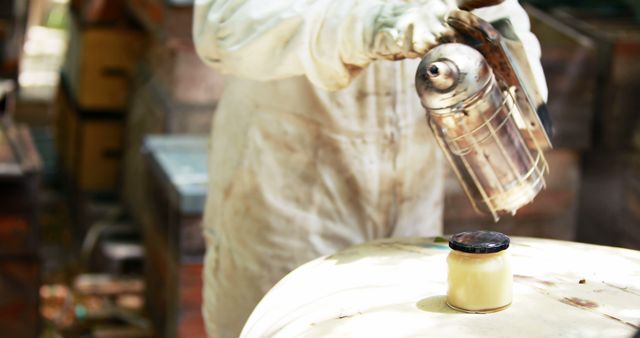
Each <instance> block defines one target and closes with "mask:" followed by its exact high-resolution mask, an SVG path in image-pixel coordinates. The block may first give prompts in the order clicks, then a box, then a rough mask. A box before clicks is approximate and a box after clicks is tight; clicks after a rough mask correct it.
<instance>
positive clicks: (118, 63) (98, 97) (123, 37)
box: [63, 16, 145, 112]
mask: <svg viewBox="0 0 640 338" xmlns="http://www.w3.org/2000/svg"><path fill="white" fill-rule="evenodd" d="M71 17H72V20H70V28H69V32H70V33H69V34H70V37H69V47H68V51H67V57H66V59H65V63H64V66H63V73H64V74H65V76H66V78H67V79H68V82H69V87H70V89H71V94H72V95H71V96H72V97H73V98H74V100H75V101H76V102H77V104H78V106H79V107H80V109H83V110H102V111H112V112H122V111H123V110H122V109H123V108H125V107H126V106H127V103H128V100H129V94H130V92H131V78H132V74H133V71H134V69H135V65H136V62H137V61H138V59H139V58H140V56H141V55H142V52H143V51H144V50H145V36H144V34H143V33H142V32H140V31H138V30H135V29H132V28H130V27H127V26H96V25H83V24H81V23H79V22H78V21H79V20H78V18H76V17H75V16H71Z"/></svg>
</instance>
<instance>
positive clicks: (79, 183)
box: [56, 86, 124, 192]
mask: <svg viewBox="0 0 640 338" xmlns="http://www.w3.org/2000/svg"><path fill="white" fill-rule="evenodd" d="M123 137H124V121H123V118H122V115H121V114H115V113H111V112H96V111H91V112H87V111H83V110H79V109H78V107H77V106H76V105H75V104H74V102H73V101H72V98H71V97H70V96H69V94H68V91H67V90H66V89H65V87H64V86H61V87H60V88H59V90H58V96H57V101H56V143H57V146H58V152H59V154H60V156H59V158H60V161H61V168H62V169H63V170H62V171H63V173H64V174H65V176H66V177H67V178H68V179H69V181H70V182H71V185H72V186H73V187H74V188H77V189H79V190H81V191H94V192H104V191H112V190H114V189H116V187H117V186H118V183H119V181H120V164H121V158H122V148H123Z"/></svg>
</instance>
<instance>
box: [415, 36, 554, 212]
mask: <svg viewBox="0 0 640 338" xmlns="http://www.w3.org/2000/svg"><path fill="white" fill-rule="evenodd" d="M442 65H447V67H454V68H455V74H457V76H458V77H457V79H456V83H455V85H453V86H450V87H447V88H446V89H445V90H442V89H441V88H442V85H441V84H442V83H443V81H442V79H441V78H440V77H443V76H444V77H446V78H447V80H446V81H444V83H447V82H448V78H449V77H450V74H451V73H450V72H442V71H437V72H436V71H435V69H434V67H436V68H442ZM416 88H417V90H418V95H419V96H420V99H421V101H422V105H423V106H424V107H425V108H426V109H427V115H428V120H429V124H430V126H431V128H432V130H433V131H434V134H435V135H436V138H437V139H438V142H439V143H440V146H441V147H442V149H443V150H444V152H445V154H446V156H447V158H448V160H449V162H450V163H451V165H452V167H453V169H454V171H455V173H456V175H457V177H458V180H459V181H460V183H461V185H462V187H463V189H464V190H465V192H466V194H467V196H468V197H469V199H470V201H471V202H472V204H473V205H474V207H475V208H476V210H478V211H480V212H487V213H490V214H491V215H493V217H494V219H495V220H496V221H497V220H498V219H499V215H500V214H502V213H511V214H514V213H515V212H516V211H517V210H518V209H519V208H520V207H522V206H523V205H525V204H527V203H529V202H531V201H532V200H533V198H534V197H535V196H536V195H537V194H538V192H539V191H540V190H541V189H542V188H543V187H544V185H545V182H544V174H545V172H547V171H548V166H547V163H546V160H545V158H544V155H543V152H542V149H541V148H540V147H535V146H533V147H532V146H531V145H530V144H529V143H528V142H527V138H529V139H530V138H532V136H531V130H530V129H529V128H528V124H526V123H524V122H523V119H522V114H521V111H520V109H519V107H518V105H517V104H516V101H515V99H514V91H515V88H511V89H510V88H501V87H500V84H499V82H498V81H497V80H496V78H495V76H494V74H493V72H492V70H491V68H490V67H489V65H488V64H487V62H486V61H485V59H484V57H483V56H482V55H481V54H480V53H479V52H477V51H476V50H475V49H473V48H471V47H469V46H466V45H462V44H444V45H440V46H438V47H436V48H434V49H433V50H432V51H431V52H429V53H427V55H426V56H425V57H424V59H423V60H422V62H421V63H420V66H419V67H418V72H417V74H416ZM534 145H535V144H534Z"/></svg>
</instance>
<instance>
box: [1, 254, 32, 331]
mask: <svg viewBox="0 0 640 338" xmlns="http://www.w3.org/2000/svg"><path fill="white" fill-rule="evenodd" d="M39 288H40V264H39V262H38V259H37V257H35V256H21V257H11V258H5V257H0V328H2V329H1V331H0V336H1V337H7V338H8V337H11V338H33V337H37V336H38V334H39V330H40V319H39V317H40V316H39V312H38V306H39Z"/></svg>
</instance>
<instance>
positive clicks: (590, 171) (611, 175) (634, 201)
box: [577, 150, 640, 250]
mask: <svg viewBox="0 0 640 338" xmlns="http://www.w3.org/2000/svg"><path fill="white" fill-rule="evenodd" d="M583 161H584V172H583V177H582V186H581V191H582V193H581V196H580V206H579V211H580V214H579V224H580V227H578V231H577V239H578V240H579V241H584V242H590V243H596V244H603V245H614V246H622V247H626V248H631V249H636V250H639V249H640V152H627V153H613V152H610V151H606V150H601V151H590V152H589V153H587V154H585V155H584V160H583Z"/></svg>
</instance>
